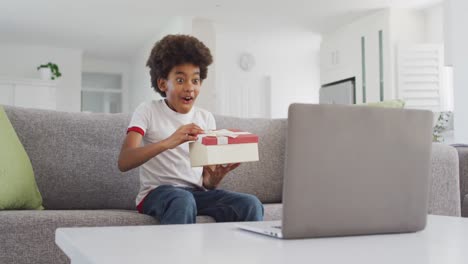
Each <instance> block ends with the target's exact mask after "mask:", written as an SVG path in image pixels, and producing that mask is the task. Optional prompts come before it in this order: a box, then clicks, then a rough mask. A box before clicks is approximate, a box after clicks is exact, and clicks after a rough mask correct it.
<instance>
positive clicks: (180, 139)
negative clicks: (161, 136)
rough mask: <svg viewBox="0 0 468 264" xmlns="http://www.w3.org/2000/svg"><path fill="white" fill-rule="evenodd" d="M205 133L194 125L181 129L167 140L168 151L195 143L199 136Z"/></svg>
mask: <svg viewBox="0 0 468 264" xmlns="http://www.w3.org/2000/svg"><path fill="white" fill-rule="evenodd" d="M203 133H205V131H204V130H203V129H201V128H200V127H199V126H197V125H195V124H194V123H191V124H188V125H183V126H181V127H179V128H178V129H177V130H176V131H175V132H174V133H173V134H172V135H171V136H170V137H168V138H166V139H165V140H164V141H165V144H166V147H167V148H168V149H173V148H175V147H177V146H179V145H180V144H182V143H185V142H187V141H195V140H197V139H198V134H203Z"/></svg>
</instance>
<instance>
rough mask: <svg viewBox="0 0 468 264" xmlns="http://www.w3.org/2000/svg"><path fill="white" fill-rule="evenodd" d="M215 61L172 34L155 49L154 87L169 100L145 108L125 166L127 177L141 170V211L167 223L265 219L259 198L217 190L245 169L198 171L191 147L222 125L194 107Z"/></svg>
mask: <svg viewBox="0 0 468 264" xmlns="http://www.w3.org/2000/svg"><path fill="white" fill-rule="evenodd" d="M212 61H213V59H212V56H211V53H210V50H209V49H208V48H207V47H206V46H205V45H204V44H203V43H202V42H200V41H199V40H198V39H196V38H194V37H191V36H186V35H168V36H166V37H164V38H163V39H161V40H160V41H159V42H157V43H156V44H155V46H154V47H153V49H152V51H151V54H150V57H149V59H148V62H147V66H148V67H149V68H150V76H151V84H152V87H153V88H154V90H155V91H156V92H158V93H159V94H160V95H161V96H162V97H163V98H164V99H161V100H159V101H152V102H149V103H142V104H141V105H139V106H138V107H137V109H136V110H135V112H134V114H133V117H132V120H131V122H130V125H129V127H128V130H127V136H126V138H125V141H124V143H123V146H122V150H121V152H120V156H119V161H118V165H119V169H120V170H121V171H128V170H130V169H133V168H136V167H138V166H141V169H140V192H139V194H138V196H137V198H136V204H137V209H138V211H139V212H140V213H144V214H147V215H150V216H153V217H155V218H156V219H158V220H159V221H160V223H161V224H188V223H195V218H196V216H197V215H208V216H211V217H213V218H214V219H215V220H216V222H228V221H261V220H262V219H263V206H262V204H261V202H260V201H259V200H258V199H257V198H256V197H255V196H253V195H249V194H242V193H235V192H229V191H224V190H219V189H216V187H217V186H218V185H219V183H220V182H221V180H222V179H223V178H224V176H226V174H227V173H228V172H229V171H231V170H233V169H235V168H237V167H238V166H239V164H238V163H237V164H228V165H226V166H221V165H217V166H205V167H203V168H192V167H191V166H190V159H189V150H188V149H189V148H188V141H193V140H197V135H198V134H202V133H204V131H205V130H209V129H210V130H211V129H215V127H216V125H215V120H214V117H213V115H212V114H211V113H210V112H208V111H206V110H203V109H200V108H197V107H194V106H193V104H194V102H195V100H196V99H197V96H198V94H199V92H200V89H201V84H202V81H203V80H204V79H206V77H207V71H208V65H210V64H211V63H212ZM142 141H143V146H141V145H140V144H141V142H142Z"/></svg>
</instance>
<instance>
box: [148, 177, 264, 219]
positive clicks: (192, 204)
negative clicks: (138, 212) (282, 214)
mask: <svg viewBox="0 0 468 264" xmlns="http://www.w3.org/2000/svg"><path fill="white" fill-rule="evenodd" d="M143 213H144V214H147V215H150V216H153V217H155V218H156V219H158V220H159V221H160V223H161V224H192V223H195V222H196V220H195V218H196V216H197V215H207V216H211V217H213V218H214V219H215V220H216V222H241V221H262V220H263V205H262V203H261V202H260V201H259V200H258V198H257V197H255V196H253V195H250V194H244V193H236V192H230V191H225V190H218V189H215V190H208V191H204V190H198V189H191V188H182V187H174V186H171V185H161V186H158V187H157V188H156V189H154V190H152V191H151V192H150V193H149V194H148V195H147V196H146V198H145V200H144V201H143Z"/></svg>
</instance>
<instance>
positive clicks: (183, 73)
mask: <svg viewBox="0 0 468 264" xmlns="http://www.w3.org/2000/svg"><path fill="white" fill-rule="evenodd" d="M175 74H182V75H187V74H185V72H182V71H176V72H175ZM195 74H196V75H200V72H198V71H197V72H194V73H193V75H195Z"/></svg>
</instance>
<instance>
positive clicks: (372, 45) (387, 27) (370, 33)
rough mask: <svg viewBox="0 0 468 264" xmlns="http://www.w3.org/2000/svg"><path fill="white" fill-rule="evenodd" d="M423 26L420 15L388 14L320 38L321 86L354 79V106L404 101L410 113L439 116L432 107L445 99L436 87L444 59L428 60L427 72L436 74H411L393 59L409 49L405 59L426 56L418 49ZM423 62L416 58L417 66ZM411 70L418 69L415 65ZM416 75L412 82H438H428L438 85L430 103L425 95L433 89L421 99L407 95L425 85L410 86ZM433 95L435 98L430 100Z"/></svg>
mask: <svg viewBox="0 0 468 264" xmlns="http://www.w3.org/2000/svg"><path fill="white" fill-rule="evenodd" d="M424 21H425V20H424V16H423V15H422V13H421V12H420V11H414V10H406V9H387V10H382V11H378V12H376V13H374V14H371V15H368V16H366V17H363V18H360V19H358V20H356V21H354V22H352V23H350V24H348V25H345V26H343V27H341V28H339V29H337V30H336V31H334V32H330V33H328V34H326V35H324V36H323V40H322V44H321V69H320V70H321V84H322V86H326V85H327V84H330V83H335V82H339V81H342V80H347V79H350V78H351V79H352V78H354V79H355V95H356V103H358V104H359V103H365V102H377V101H382V100H389V99H402V100H405V101H407V106H408V107H411V108H423V109H432V110H434V111H437V110H438V111H440V109H441V104H440V103H439V102H436V101H440V100H443V97H444V96H445V95H444V87H442V85H440V81H441V80H443V76H442V75H443V71H442V70H443V68H442V67H440V66H441V65H440V62H441V61H443V54H442V55H440V54H441V53H440V52H439V53H437V54H436V55H434V56H435V57H434V58H432V57H430V58H429V59H431V60H433V62H434V63H433V64H434V65H432V64H431V65H430V67H432V68H433V69H435V72H429V73H427V72H422V73H419V71H420V69H416V72H414V71H413V69H409V68H408V67H407V66H405V65H404V64H401V62H402V60H401V59H402V57H401V56H400V55H399V54H398V47H411V49H412V52H413V53H412V54H410V55H409V56H419V55H417V54H426V53H427V47H425V45H421V44H422V43H425V41H426V40H425V35H424V32H425V22H424ZM415 44H418V45H415ZM431 49H432V48H431ZM405 54H408V52H406V53H405ZM415 54H416V55H415ZM399 56H400V57H399ZM398 58H400V60H398ZM425 59H426V58H424V57H423V58H419V57H417V58H416V60H425ZM404 60H408V58H404ZM399 62H400V63H399ZM431 63H432V62H431ZM416 66H418V67H419V64H418V65H416ZM402 67H406V68H404V69H403V68H402ZM409 67H414V65H410V66H409ZM423 70H424V69H423ZM415 74H417V75H418V76H416V77H417V78H419V77H424V78H426V77H428V76H429V74H433V75H431V76H429V77H431V78H432V77H433V76H437V80H435V81H432V80H431V82H434V83H435V82H438V83H439V85H438V86H437V88H434V89H436V91H434V93H433V94H431V95H430V98H429V99H427V97H428V94H427V93H426V90H427V89H433V88H432V87H429V88H427V87H424V88H422V89H423V90H424V93H409V92H411V91H413V90H415V89H418V85H421V83H424V82H426V81H427V80H426V79H424V80H422V81H421V82H419V81H418V82H414V81H413V80H412V79H411V78H413V77H412V76H413V75H415ZM407 77H408V78H409V79H408V80H407V79H406V78H407ZM432 84H433V83H431V85H432ZM434 94H435V95H437V98H436V97H434V96H433V95H434ZM428 100H429V101H430V102H429V101H428Z"/></svg>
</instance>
